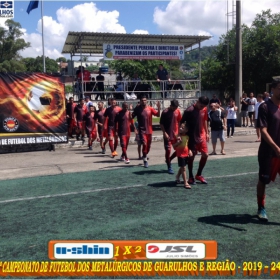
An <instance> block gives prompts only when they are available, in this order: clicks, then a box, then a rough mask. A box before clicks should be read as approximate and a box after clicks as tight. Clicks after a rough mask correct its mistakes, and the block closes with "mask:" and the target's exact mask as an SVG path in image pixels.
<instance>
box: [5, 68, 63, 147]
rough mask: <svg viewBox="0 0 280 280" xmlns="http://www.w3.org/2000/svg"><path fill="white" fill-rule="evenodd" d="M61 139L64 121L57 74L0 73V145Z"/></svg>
mask: <svg viewBox="0 0 280 280" xmlns="http://www.w3.org/2000/svg"><path fill="white" fill-rule="evenodd" d="M62 142H67V125H66V113H65V91H64V84H63V83H61V82H60V78H59V77H54V76H50V75H47V74H42V73H36V74H4V73H0V146H5V145H17V144H40V143H62Z"/></svg>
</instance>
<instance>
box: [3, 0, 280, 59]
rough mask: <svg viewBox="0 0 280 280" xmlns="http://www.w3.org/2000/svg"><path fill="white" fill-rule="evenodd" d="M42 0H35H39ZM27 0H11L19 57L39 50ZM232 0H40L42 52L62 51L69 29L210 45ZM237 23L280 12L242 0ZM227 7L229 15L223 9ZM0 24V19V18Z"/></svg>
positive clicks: (35, 19)
mask: <svg viewBox="0 0 280 280" xmlns="http://www.w3.org/2000/svg"><path fill="white" fill-rule="evenodd" d="M41 3H42V1H40V5H41ZM28 4H29V1H19V0H15V1H14V19H13V20H14V21H16V22H19V23H20V24H21V27H22V32H23V38H24V39H25V41H27V42H30V43H31V47H30V48H27V49H25V50H24V51H22V52H21V53H20V54H21V55H22V56H23V57H37V56H41V55H42V35H41V6H40V5H39V8H37V9H34V10H32V11H31V12H30V14H27V12H26V9H27V7H28ZM233 5H235V1H232V0H228V2H227V1H226V0H220V1H199V0H196V1H188V0H171V1H100V0H99V1H69V0H68V1H47V0H44V1H43V19H44V46H45V55H46V56H48V57H50V58H53V59H56V58H58V57H61V56H64V57H66V58H69V57H67V56H66V55H62V54H61V51H62V49H63V46H64V43H65V40H66V37H67V34H68V32H69V31H88V32H112V33H128V34H129V33H136V34H166V35H167V34H168V35H209V36H211V39H209V40H207V41H204V42H203V43H202V47H203V46H209V45H216V44H218V42H219V37H220V36H221V35H222V34H225V33H226V31H227V18H228V26H229V28H231V27H232V24H233V22H232V21H233V19H232V18H233V17H232V11H233V9H235V7H233ZM241 8H242V15H241V18H242V23H244V24H247V25H248V26H250V25H251V23H252V21H253V20H254V18H255V16H256V14H258V13H261V11H263V10H267V9H271V10H272V12H273V13H279V12H280V1H279V0H275V1H264V0H256V1H255V0H242V2H241ZM227 13H229V16H226V14H227ZM0 25H1V26H3V25H4V19H2V18H0Z"/></svg>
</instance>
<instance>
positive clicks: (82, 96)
mask: <svg viewBox="0 0 280 280" xmlns="http://www.w3.org/2000/svg"><path fill="white" fill-rule="evenodd" d="M81 40H82V38H81V37H79V48H80V57H81V94H80V98H84V71H83V61H82V59H83V55H82V45H81Z"/></svg>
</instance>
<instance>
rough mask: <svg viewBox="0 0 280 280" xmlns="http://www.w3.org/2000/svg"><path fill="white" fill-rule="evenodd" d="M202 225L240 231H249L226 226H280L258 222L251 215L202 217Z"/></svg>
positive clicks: (200, 220)
mask: <svg viewBox="0 0 280 280" xmlns="http://www.w3.org/2000/svg"><path fill="white" fill-rule="evenodd" d="M197 221H198V222H200V223H205V224H210V225H214V226H220V227H225V228H230V229H235V230H238V231H247V230H246V229H243V228H239V227H235V226H230V225H226V224H243V225H247V224H250V223H252V224H264V225H274V226H280V223H273V222H262V221H260V220H258V218H257V215H249V214H242V215H238V214H229V215H213V216H206V217H200V218H198V220H197Z"/></svg>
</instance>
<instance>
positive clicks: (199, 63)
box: [198, 41, 201, 96]
mask: <svg viewBox="0 0 280 280" xmlns="http://www.w3.org/2000/svg"><path fill="white" fill-rule="evenodd" d="M198 46H199V49H198V69H199V83H198V90H199V96H201V52H200V41H199V43H198Z"/></svg>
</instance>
